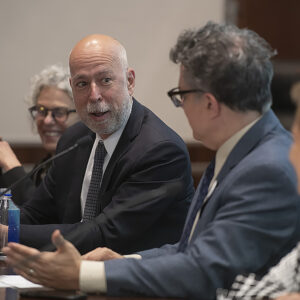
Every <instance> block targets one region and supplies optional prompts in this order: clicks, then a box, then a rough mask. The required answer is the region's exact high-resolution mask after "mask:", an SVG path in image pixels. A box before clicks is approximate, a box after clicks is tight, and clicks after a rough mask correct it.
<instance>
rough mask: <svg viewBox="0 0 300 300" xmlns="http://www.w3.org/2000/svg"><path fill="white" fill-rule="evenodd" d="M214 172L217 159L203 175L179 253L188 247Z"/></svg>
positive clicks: (181, 239)
mask: <svg viewBox="0 0 300 300" xmlns="http://www.w3.org/2000/svg"><path fill="white" fill-rule="evenodd" d="M214 170H215V159H213V160H212V161H211V162H210V164H209V165H208V167H207V168H206V171H205V174H204V175H203V179H202V183H201V186H200V187H199V188H200V190H199V193H198V197H197V202H196V203H195V206H194V209H193V211H192V212H191V215H190V217H189V219H188V220H187V222H186V225H185V227H184V230H183V233H182V235H181V238H180V241H179V246H178V252H183V251H184V250H185V248H186V247H187V245H188V240H189V237H190V234H191V230H192V227H193V224H194V221H195V218H196V215H197V213H198V211H199V209H200V207H201V206H202V203H203V200H204V199H205V197H206V195H207V193H208V187H209V184H210V182H211V180H212V178H213V176H214Z"/></svg>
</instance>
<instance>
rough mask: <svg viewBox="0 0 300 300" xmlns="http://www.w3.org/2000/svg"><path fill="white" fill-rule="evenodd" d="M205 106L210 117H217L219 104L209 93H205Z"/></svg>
mask: <svg viewBox="0 0 300 300" xmlns="http://www.w3.org/2000/svg"><path fill="white" fill-rule="evenodd" d="M205 97H206V98H205V99H206V108H207V111H208V112H209V113H210V115H211V117H212V118H215V117H218V116H219V115H220V113H221V104H220V102H219V101H218V100H217V99H216V97H215V96H214V95H213V94H211V93H206V94H205Z"/></svg>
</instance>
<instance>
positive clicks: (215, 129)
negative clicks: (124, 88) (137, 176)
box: [4, 22, 300, 300]
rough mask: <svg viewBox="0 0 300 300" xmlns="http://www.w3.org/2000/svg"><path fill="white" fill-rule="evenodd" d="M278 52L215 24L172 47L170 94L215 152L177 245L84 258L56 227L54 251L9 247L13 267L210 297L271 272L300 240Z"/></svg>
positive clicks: (47, 281) (81, 281)
mask: <svg viewBox="0 0 300 300" xmlns="http://www.w3.org/2000/svg"><path fill="white" fill-rule="evenodd" d="M273 54H274V52H273V51H272V50H271V49H270V47H269V45H268V44H267V43H266V41H264V40H263V39H262V38H261V37H259V36H258V35H257V34H255V33H254V32H252V31H249V30H245V29H244V30H241V29H238V28H236V27H235V26H230V25H218V24H215V23H211V22H209V23H208V24H206V25H205V26H204V27H203V28H200V29H199V30H188V31H185V32H184V33H183V34H182V35H180V37H179V39H178V41H177V44H176V45H175V47H174V48H173V49H172V50H171V59H172V60H173V62H175V63H178V64H180V76H179V85H178V89H176V90H174V89H173V90H171V91H170V92H169V93H168V94H169V96H170V97H171V99H172V101H173V102H174V104H175V105H176V106H179V107H182V109H183V110H184V113H185V114H186V116H187V118H188V121H189V123H190V126H191V128H192V130H193V134H194V137H195V138H196V139H197V140H199V141H201V142H202V143H203V144H204V145H205V146H206V147H208V148H210V149H212V150H216V157H215V159H214V160H213V161H212V162H211V164H210V165H209V166H208V168H207V170H206V172H205V174H204V175H203V177H202V179H201V181H200V184H199V186H198V189H197V191H196V193H195V196H194V199H193V202H192V204H191V207H190V210H189V213H188V216H187V220H186V224H185V227H184V230H183V233H182V236H181V239H180V241H179V242H178V243H177V244H175V245H166V246H163V247H161V248H157V249H151V250H148V251H143V252H140V253H138V254H139V255H140V258H141V259H134V258H124V257H122V256H121V255H119V254H118V253H115V252H113V251H111V250H109V249H107V248H98V249H95V250H94V251H92V252H91V253H88V254H86V255H85V256H83V257H80V255H79V253H78V252H77V251H76V249H75V248H74V247H73V246H72V244H71V243H69V242H68V241H66V240H64V238H63V237H62V235H61V234H60V233H59V231H55V232H54V233H53V236H52V238H53V243H54V244H55V245H56V247H57V249H58V250H57V251H56V252H54V253H50V252H42V253H41V252H39V251H38V250H36V249H32V248H28V247H26V246H23V245H18V244H9V247H8V248H5V249H4V252H5V253H6V255H7V256H8V260H7V261H8V263H9V264H11V265H12V266H15V267H16V270H17V272H18V273H19V274H21V275H23V276H24V277H26V278H28V279H29V280H32V281H33V282H37V283H41V284H43V285H47V286H51V287H55V288H60V289H81V290H83V291H87V292H106V293H107V294H108V295H110V296H127V295H139V296H140V295H144V296H159V297H183V298H188V299H206V300H207V299H214V298H215V297H216V289H217V288H226V287H229V286H230V284H231V283H232V281H233V279H234V278H235V276H236V275H237V274H238V273H244V272H256V273H259V274H263V273H265V272H266V271H267V270H268V268H269V267H270V266H272V265H274V264H275V263H276V262H277V261H278V260H279V259H280V258H281V257H282V256H283V255H285V254H286V253H287V252H288V251H290V250H291V249H292V247H293V246H294V245H295V244H296V242H297V241H298V240H299V237H300V225H299V222H298V220H299V217H300V216H299V209H300V201H299V197H298V195H297V191H296V176H295V173H294V170H293V168H292V166H291V164H290V163H289V161H288V151H289V147H290V145H291V142H292V139H291V137H290V135H289V133H288V132H287V131H286V130H285V129H283V128H282V126H281V125H280V123H279V121H278V119H277V118H276V116H275V115H274V113H273V112H272V110H271V109H270V106H271V102H272V97H271V93H270V84H271V80H272V75H273V70H272V64H271V62H270V58H271V57H272V56H273ZM90 260H98V261H90Z"/></svg>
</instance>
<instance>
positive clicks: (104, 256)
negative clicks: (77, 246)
mask: <svg viewBox="0 0 300 300" xmlns="http://www.w3.org/2000/svg"><path fill="white" fill-rule="evenodd" d="M81 258H82V259H83V260H100V261H104V260H110V259H119V258H124V257H123V256H122V255H120V254H119V253H117V252H114V251H112V250H111V249H108V248H105V247H103V248H101V247H99V248H96V249H95V250H93V251H91V252H88V253H86V254H85V255H82V257H81Z"/></svg>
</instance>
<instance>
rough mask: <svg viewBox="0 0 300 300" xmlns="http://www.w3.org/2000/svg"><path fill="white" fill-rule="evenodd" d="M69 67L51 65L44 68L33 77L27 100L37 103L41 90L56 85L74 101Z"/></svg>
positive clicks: (32, 103) (33, 103)
mask: <svg viewBox="0 0 300 300" xmlns="http://www.w3.org/2000/svg"><path fill="white" fill-rule="evenodd" d="M69 78H70V74H69V71H68V69H66V68H63V67H62V66H60V65H51V66H48V67H46V68H45V69H43V70H42V71H41V72H40V73H39V74H37V75H35V76H33V77H32V78H31V87H30V94H29V96H28V97H27V102H28V103H30V105H36V103H37V99H38V97H39V95H40V92H41V91H42V89H43V88H44V87H49V86H51V87H55V88H58V89H60V90H62V91H64V92H65V93H66V94H67V95H68V96H69V97H70V99H71V100H72V101H73V95H72V89H71V86H70V83H69Z"/></svg>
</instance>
